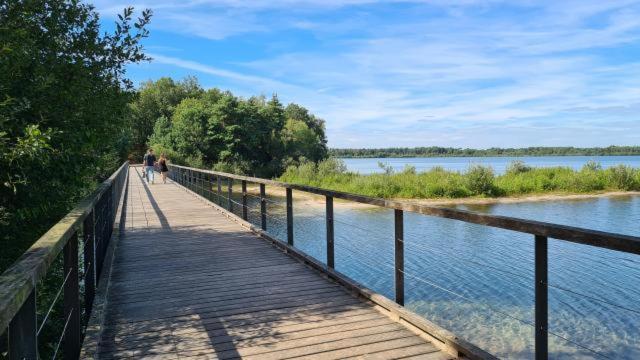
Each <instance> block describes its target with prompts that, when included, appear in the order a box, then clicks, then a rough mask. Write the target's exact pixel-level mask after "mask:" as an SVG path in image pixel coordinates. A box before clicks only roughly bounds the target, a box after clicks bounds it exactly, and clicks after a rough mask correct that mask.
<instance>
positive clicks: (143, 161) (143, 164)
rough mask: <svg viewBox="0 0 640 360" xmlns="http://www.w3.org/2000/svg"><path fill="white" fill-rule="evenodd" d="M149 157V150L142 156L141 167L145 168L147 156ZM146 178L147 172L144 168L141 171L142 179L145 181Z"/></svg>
mask: <svg viewBox="0 0 640 360" xmlns="http://www.w3.org/2000/svg"><path fill="white" fill-rule="evenodd" d="M148 155H149V150H147V152H146V153H144V156H143V157H142V166H146V165H145V164H146V163H147V156H148ZM146 178H147V172H146V171H145V170H144V168H143V169H142V179H146Z"/></svg>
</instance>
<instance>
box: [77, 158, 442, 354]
mask: <svg viewBox="0 0 640 360" xmlns="http://www.w3.org/2000/svg"><path fill="white" fill-rule="evenodd" d="M131 170H132V172H131V176H130V178H129V181H130V183H129V186H130V188H129V192H128V198H127V208H126V209H127V214H126V229H125V232H124V236H123V237H122V238H121V239H120V240H119V242H118V245H117V247H116V248H115V250H114V251H115V253H114V257H113V259H114V260H113V264H112V268H111V274H110V280H109V285H108V291H107V293H108V295H107V301H106V308H105V311H104V315H105V316H104V323H103V326H102V329H101V332H100V334H99V339H97V340H98V341H97V344H98V346H97V348H96V349H85V352H84V354H85V355H86V356H87V357H94V358H104V359H107V358H108V359H111V358H142V357H144V358H151V357H153V358H162V359H174V358H190V357H194V358H211V359H234V358H247V359H253V358H255V359H284V358H299V357H300V358H310V359H311V358H318V359H320V358H321V359H332V358H350V357H354V358H362V357H366V358H372V359H373V358H376V359H378V358H379V359H392V358H416V359H418V358H419V359H449V358H452V356H451V355H449V354H446V353H444V352H442V351H441V350H440V349H439V348H438V347H436V346H435V345H433V344H432V343H430V342H429V341H427V340H425V339H424V338H423V337H421V336H418V335H416V334H415V333H414V332H412V331H409V330H408V329H407V328H406V327H404V326H402V325H400V324H399V323H397V322H395V321H393V320H392V319H390V318H389V317H388V316H386V315H384V314H383V313H381V312H379V311H377V310H376V308H375V307H374V305H373V304H371V303H369V302H365V301H363V300H361V299H358V298H356V297H354V296H353V295H351V294H350V293H349V292H347V291H346V290H345V288H343V287H342V286H340V285H338V284H336V283H334V282H332V281H330V280H328V279H327V278H326V277H324V276H322V275H321V274H320V273H319V272H317V271H315V270H312V269H310V268H309V267H307V266H305V265H304V264H303V263H301V262H299V261H297V260H295V259H294V258H292V257H290V256H287V255H285V254H283V253H282V252H281V251H279V250H278V249H276V248H274V247H273V246H271V245H270V244H269V243H268V242H265V241H263V240H262V239H260V238H258V237H257V236H256V235H254V234H253V233H251V232H250V231H249V230H247V229H245V228H243V227H241V226H240V225H239V224H237V223H235V222H233V221H230V220H229V219H228V218H227V217H226V216H224V215H223V214H221V213H220V212H218V211H216V210H215V209H213V208H212V207H210V206H207V205H205V204H204V203H203V202H201V201H197V200H196V199H195V198H194V197H192V196H191V195H188V194H186V193H185V192H184V191H182V189H181V188H180V187H179V186H178V185H176V184H173V183H168V184H159V183H158V181H157V182H156V184H155V185H146V184H144V183H143V181H142V178H141V176H140V169H139V168H131ZM89 343H96V342H89Z"/></svg>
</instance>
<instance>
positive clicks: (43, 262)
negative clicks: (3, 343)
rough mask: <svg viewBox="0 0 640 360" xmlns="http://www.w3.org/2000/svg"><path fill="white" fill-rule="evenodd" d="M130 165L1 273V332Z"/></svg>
mask: <svg viewBox="0 0 640 360" xmlns="http://www.w3.org/2000/svg"><path fill="white" fill-rule="evenodd" d="M128 166H129V162H125V163H123V164H122V166H120V168H118V170H116V171H115V172H114V173H113V175H111V176H110V177H109V178H108V179H107V180H105V181H104V182H103V183H102V184H100V186H98V188H97V189H95V190H94V191H93V192H92V193H91V194H90V195H89V196H87V197H86V198H84V199H83V200H82V201H80V202H79V203H78V205H77V206H76V207H75V208H73V210H71V211H70V212H69V213H68V214H67V215H66V216H65V217H64V218H62V220H60V221H59V222H57V223H56V224H55V225H53V226H52V227H51V228H50V229H49V230H48V231H47V232H46V233H45V234H44V235H42V236H41V237H40V239H38V241H36V242H35V243H34V244H33V245H31V247H30V248H29V249H28V250H27V251H25V253H24V254H23V255H22V256H21V257H20V258H18V260H16V261H15V262H14V263H13V265H11V266H10V267H9V268H8V269H7V270H6V271H5V272H4V273H2V275H0V333H1V332H2V331H3V330H4V329H6V328H7V327H8V326H9V323H10V322H11V320H12V319H13V318H14V316H15V315H16V314H17V313H18V311H19V310H20V309H21V307H22V305H23V304H24V303H25V302H26V301H27V300H28V298H29V296H30V295H31V293H32V292H33V290H34V289H35V285H36V284H37V282H38V281H40V280H41V279H42V278H44V276H45V275H46V274H47V272H48V271H49V268H50V266H51V264H52V263H53V262H54V260H55V259H56V257H57V256H58V255H59V254H60V252H61V251H62V249H63V248H64V247H65V245H66V244H67V242H68V241H69V239H71V238H72V236H74V235H75V234H76V233H77V229H78V228H80V226H81V225H82V224H83V221H84V220H85V219H86V218H87V216H88V215H89V214H90V213H91V212H92V210H93V208H94V207H95V206H96V204H97V203H98V201H99V200H100V199H101V198H102V197H103V195H104V194H105V192H106V191H108V190H109V189H111V186H112V185H113V184H114V182H115V181H116V178H117V177H118V176H119V175H120V174H121V173H122V172H123V171H126V169H127V168H128Z"/></svg>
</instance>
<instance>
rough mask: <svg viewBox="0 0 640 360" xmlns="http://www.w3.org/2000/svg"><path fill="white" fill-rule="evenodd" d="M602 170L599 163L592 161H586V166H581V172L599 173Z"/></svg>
mask: <svg viewBox="0 0 640 360" xmlns="http://www.w3.org/2000/svg"><path fill="white" fill-rule="evenodd" d="M600 170H602V165H600V163H599V162H597V161H594V160H589V161H587V163H586V164H584V165H583V166H582V171H600Z"/></svg>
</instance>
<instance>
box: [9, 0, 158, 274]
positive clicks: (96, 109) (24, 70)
mask: <svg viewBox="0 0 640 360" xmlns="http://www.w3.org/2000/svg"><path fill="white" fill-rule="evenodd" d="M133 16H134V14H133V9H132V8H127V9H125V10H124V12H123V13H122V14H121V15H119V19H118V21H117V22H116V29H115V31H114V32H113V33H102V34H101V31H100V27H99V17H98V14H97V13H96V12H95V11H94V9H93V7H92V6H90V5H87V4H85V3H83V2H81V1H78V0H67V1H46V0H30V1H8V2H7V1H3V2H1V3H0V39H2V47H1V48H0V94H1V95H0V169H2V170H1V172H0V177H2V179H1V180H2V181H1V182H0V234H2V235H1V237H0V248H2V256H0V269H3V268H4V267H6V266H7V265H8V264H9V263H10V262H11V261H12V260H13V259H14V258H15V257H17V255H19V254H20V253H22V251H24V250H25V249H26V248H27V247H28V246H29V245H30V244H31V243H32V242H33V241H34V239H37V236H38V235H39V233H41V232H42V231H44V230H45V229H47V228H48V227H49V226H50V225H51V223H52V222H55V221H57V220H58V219H59V218H60V217H61V216H62V214H64V213H65V212H66V211H67V210H68V209H69V207H70V205H71V204H73V203H75V202H76V201H77V200H78V198H79V197H80V196H82V195H84V194H86V193H87V192H88V191H89V190H90V188H91V187H92V186H93V185H95V184H96V182H97V181H98V180H102V179H104V178H105V177H106V176H108V175H109V174H110V173H111V172H112V171H113V170H114V169H115V167H116V166H117V164H118V163H119V162H120V161H121V159H123V158H125V156H126V154H127V152H128V147H129V146H128V144H129V143H130V139H129V134H128V131H127V129H128V126H127V125H128V121H129V120H128V114H129V111H128V109H127V104H128V103H129V102H130V101H131V99H132V95H133V91H132V84H131V82H130V81H129V80H128V79H127V77H126V71H125V70H126V69H125V66H126V65H127V64H128V63H132V62H140V61H144V60H147V59H148V58H147V56H145V54H144V52H143V48H142V46H141V44H140V41H141V40H142V39H143V38H145V37H147V36H148V32H147V30H146V25H147V24H148V23H149V21H150V17H151V12H150V11H148V10H145V11H143V12H142V13H141V15H140V17H139V18H138V19H136V20H134V19H133Z"/></svg>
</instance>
